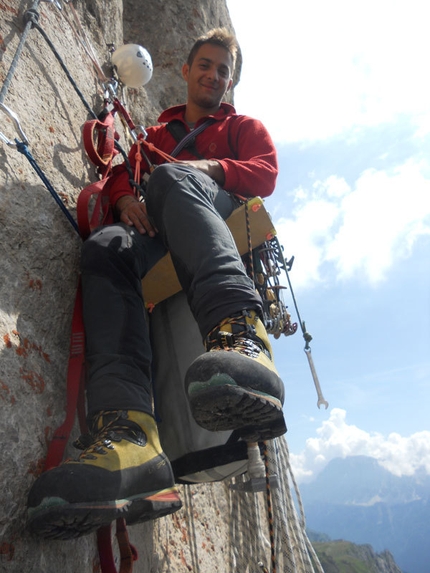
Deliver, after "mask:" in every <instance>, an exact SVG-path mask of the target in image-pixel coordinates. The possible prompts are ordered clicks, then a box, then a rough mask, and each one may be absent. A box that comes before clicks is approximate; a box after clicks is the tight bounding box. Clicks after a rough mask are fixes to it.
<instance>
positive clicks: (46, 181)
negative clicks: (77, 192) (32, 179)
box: [16, 140, 80, 236]
mask: <svg viewBox="0 0 430 573" xmlns="http://www.w3.org/2000/svg"><path fill="white" fill-rule="evenodd" d="M16 148H17V150H18V151H19V152H20V153H22V154H23V155H24V156H25V157H26V158H27V159H28V161H29V162H30V164H31V166H32V167H33V169H34V170H35V171H36V173H37V174H38V175H39V177H40V178H41V180H42V181H43V183H44V184H45V186H46V188H47V189H48V191H49V192H50V193H51V195H52V197H53V198H54V199H55V202H56V203H57V205H58V206H59V207H60V209H61V210H62V211H63V213H64V214H65V216H66V217H67V220H68V221H69V223H70V224H71V225H72V227H73V228H74V229H75V231H76V232H77V234H78V235H79V236H80V233H79V228H78V225H77V223H76V221H75V220H74V219H73V217H72V215H71V214H70V212H69V211H68V210H67V208H66V206H65V205H64V203H63V202H62V200H61V198H60V196H59V195H58V193H57V192H56V191H55V189H54V188H53V186H52V185H51V183H50V181H49V179H48V178H47V177H46V175H45V174H44V173H43V171H42V169H41V168H40V167H39V165H38V164H37V162H36V160H35V159H34V157H33V156H32V154H31V152H30V150H29V149H28V146H27V144H26V143H24V142H22V141H18V140H16Z"/></svg>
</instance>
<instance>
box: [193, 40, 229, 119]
mask: <svg viewBox="0 0 430 573" xmlns="http://www.w3.org/2000/svg"><path fill="white" fill-rule="evenodd" d="M232 68H233V62H232V57H231V55H230V54H229V52H228V51H227V50H226V49H225V48H222V47H221V46H214V45H213V44H203V45H202V46H200V48H199V50H198V52H197V53H196V55H195V58H194V60H193V63H192V64H191V66H189V65H188V64H184V66H183V67H182V75H183V77H184V79H185V81H186V82H187V84H188V101H189V103H192V104H194V105H197V106H198V107H201V108H202V109H205V110H207V111H208V113H210V112H212V111H215V110H216V109H218V107H219V105H220V103H221V101H222V98H223V97H224V95H225V93H226V92H227V91H228V90H229V89H230V87H231V84H232V79H231V76H232V72H233V69H232Z"/></svg>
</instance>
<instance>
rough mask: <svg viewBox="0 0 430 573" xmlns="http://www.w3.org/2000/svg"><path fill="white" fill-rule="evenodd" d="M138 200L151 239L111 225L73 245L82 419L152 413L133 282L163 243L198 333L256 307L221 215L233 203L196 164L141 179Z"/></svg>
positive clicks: (139, 300) (147, 348)
mask: <svg viewBox="0 0 430 573" xmlns="http://www.w3.org/2000/svg"><path fill="white" fill-rule="evenodd" d="M146 204H147V211H148V215H149V217H150V218H151V220H152V221H153V223H154V225H155V227H156V228H157V229H158V231H159V232H158V234H157V236H156V237H154V238H151V237H149V236H148V235H147V234H144V235H142V234H140V233H139V232H138V231H137V230H136V229H135V228H134V227H130V226H127V225H125V224H122V223H118V224H114V225H109V226H106V227H101V228H99V229H97V230H96V231H94V232H93V233H92V234H91V236H90V237H89V238H88V239H87V241H86V242H85V243H84V246H83V249H82V257H81V271H82V289H83V316H84V325H85V334H86V363H87V375H88V378H87V403H88V414H89V415H90V416H91V415H93V414H95V413H97V412H99V411H102V410H117V409H127V410H130V409H132V410H140V411H144V412H148V413H152V397H151V385H150V380H151V345H150V337H149V328H148V324H147V316H146V311H145V305H144V301H143V296H142V287H141V279H142V278H143V277H144V276H145V274H146V273H147V272H148V271H149V270H150V269H151V268H152V267H153V266H154V265H155V263H156V262H157V261H158V260H159V259H160V258H161V257H163V256H164V254H165V253H166V252H167V250H169V251H170V253H171V256H172V260H173V264H174V267H175V270H176V272H177V275H178V278H179V281H180V283H181V286H182V288H183V289H184V291H185V293H186V294H187V298H188V303H189V305H190V308H191V311H192V313H193V315H194V317H195V319H196V322H197V324H198V327H199V329H200V332H201V335H202V337H205V336H206V335H207V333H208V332H209V331H210V330H211V329H212V328H213V327H215V326H216V325H217V324H218V323H219V322H220V321H221V320H222V319H224V318H226V317H228V316H230V315H231V314H233V313H235V312H238V311H240V310H243V309H256V310H257V311H261V299H260V298H259V296H258V295H257V294H256V291H255V286H254V284H253V282H252V281H251V280H250V279H249V277H248V276H247V275H246V272H245V269H244V266H243V263H242V261H241V259H240V256H239V254H238V252H237V249H236V245H235V243H234V240H233V237H232V235H231V233H230V231H229V229H228V227H227V225H226V224H225V222H224V219H226V218H227V217H228V216H229V215H230V214H231V212H232V211H233V210H234V209H235V208H237V206H238V203H237V201H236V200H235V199H234V198H233V197H232V196H230V195H229V194H228V193H226V192H225V191H224V190H223V189H221V188H220V187H219V186H218V185H217V184H216V183H215V182H214V181H213V180H212V179H210V178H209V177H207V176H206V175H204V174H203V173H202V172H200V171H198V170H196V169H193V168H190V167H188V166H184V165H178V164H176V165H175V164H166V165H161V166H159V167H157V169H155V171H154V172H153V173H152V175H151V177H150V178H149V182H148V186H147V199H146ZM179 335H180V336H185V337H186V332H184V333H179ZM180 382H181V381H178V383H180Z"/></svg>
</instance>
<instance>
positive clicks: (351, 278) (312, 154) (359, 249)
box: [228, 0, 430, 480]
mask: <svg viewBox="0 0 430 573" xmlns="http://www.w3.org/2000/svg"><path fill="white" fill-rule="evenodd" d="M228 6H229V10H230V14H231V17H232V21H233V25H234V27H235V30H236V33H237V36H238V39H239V42H240V44H241V47H242V52H243V57H244V65H243V71H242V79H241V81H240V83H239V85H238V86H237V88H236V90H235V105H236V108H237V110H238V112H239V113H245V114H248V115H252V116H254V117H257V118H259V119H261V120H262V121H263V122H264V124H265V125H266V127H267V128H268V129H269V131H270V133H271V134H272V136H273V139H274V141H275V144H276V147H277V149H278V155H279V163H280V175H279V179H278V184H277V188H276V191H275V193H274V195H273V196H272V197H271V198H269V199H268V200H267V202H266V207H267V209H268V210H269V211H270V213H271V214H272V217H273V219H274V221H275V226H276V228H277V230H278V234H279V237H280V239H281V243H282V244H283V245H284V249H285V254H286V256H287V257H290V256H291V255H295V262H294V266H293V269H292V271H291V273H290V279H291V281H292V284H293V289H294V292H295V295H296V298H297V302H298V306H299V310H300V313H301V317H302V319H304V320H305V322H306V326H307V329H308V331H309V333H310V334H311V335H312V336H313V340H312V342H311V348H312V356H313V359H314V362H315V366H316V369H317V372H318V376H319V379H320V382H321V385H322V389H323V393H324V396H325V398H326V399H327V401H328V402H329V404H330V406H329V408H328V409H327V410H325V409H324V408H321V409H319V410H318V408H317V407H316V401H317V398H316V393H315V389H314V387H313V382H312V378H311V374H310V371H309V367H308V363H307V360H306V356H305V354H304V352H303V347H304V341H303V338H302V336H301V333H299V332H298V333H297V334H295V335H294V336H293V337H290V338H283V339H281V340H279V341H275V343H274V347H275V352H276V362H277V366H278V369H279V371H280V373H281V375H282V377H283V379H284V382H285V386H286V390H287V392H286V394H287V398H286V404H285V411H286V416H287V422H288V427H289V432H288V438H287V439H288V443H289V446H290V450H291V452H292V461H293V463H294V467H295V473H296V476H297V477H298V479H299V480H302V479H310V478H312V476H314V475H315V473H316V472H318V471H319V470H320V469H322V467H324V465H325V464H326V463H327V462H328V461H329V460H330V459H331V458H333V457H336V456H344V455H358V454H363V455H371V456H373V457H375V458H377V459H378V460H379V461H380V463H382V464H383V465H384V466H385V467H387V468H388V469H390V471H392V472H393V473H396V474H397V475H402V474H409V475H410V474H412V473H413V472H414V471H416V470H417V469H418V468H419V467H420V466H422V467H424V468H425V469H426V471H427V472H428V473H430V431H429V430H430V427H429V426H430V425H429V422H428V420H429V413H428V404H429V403H430V384H429V381H430V354H429V349H430V261H429V252H430V85H429V82H428V79H427V77H426V76H427V73H426V70H427V69H428V54H429V48H430V45H429V44H430V38H429V36H428V30H427V24H426V22H427V8H426V6H425V4H424V3H423V2H422V1H421V0H408V1H406V0H400V1H396V0H390V1H388V0H378V2H374V0H373V1H372V2H371V1H369V0H363V2H361V3H360V4H356V5H353V4H351V3H348V2H341V1H337V0H327V1H326V2H324V3H320V2H318V1H317V0H302V1H301V2H300V3H290V2H288V3H287V2H285V0H268V1H267V2H266V3H265V4H264V7H263V6H262V5H261V2H257V1H256V0H228ZM286 302H287V304H288V306H289V308H290V310H291V311H293V305H292V301H291V298H290V297H289V296H288V295H287V296H286ZM292 314H293V318H296V317H295V313H294V312H292Z"/></svg>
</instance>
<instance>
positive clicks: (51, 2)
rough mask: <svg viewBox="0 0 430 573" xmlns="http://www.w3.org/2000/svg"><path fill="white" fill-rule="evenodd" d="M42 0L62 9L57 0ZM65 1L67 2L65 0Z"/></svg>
mask: <svg viewBox="0 0 430 573" xmlns="http://www.w3.org/2000/svg"><path fill="white" fill-rule="evenodd" d="M42 2H47V3H48V4H54V6H56V7H57V8H58V9H59V10H62V9H63V7H62V6H61V4H60V3H59V2H58V0H42ZM66 2H67V0H66Z"/></svg>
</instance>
